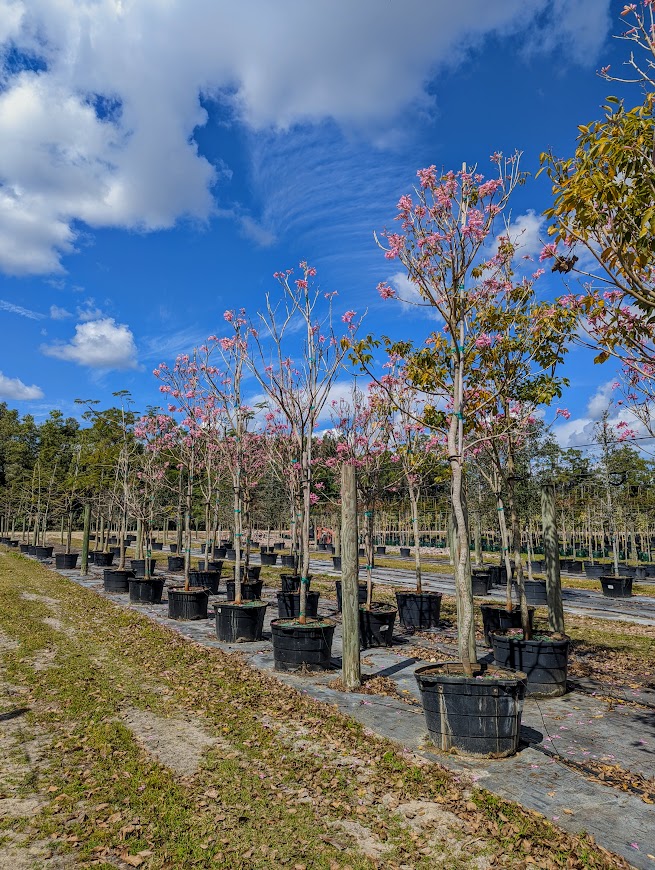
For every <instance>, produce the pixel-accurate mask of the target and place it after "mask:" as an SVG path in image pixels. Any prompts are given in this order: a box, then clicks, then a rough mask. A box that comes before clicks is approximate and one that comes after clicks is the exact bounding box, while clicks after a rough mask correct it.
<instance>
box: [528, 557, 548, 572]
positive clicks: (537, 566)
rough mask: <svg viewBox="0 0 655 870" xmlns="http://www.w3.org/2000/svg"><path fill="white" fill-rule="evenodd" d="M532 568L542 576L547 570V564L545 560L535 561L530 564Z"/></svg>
mask: <svg viewBox="0 0 655 870" xmlns="http://www.w3.org/2000/svg"><path fill="white" fill-rule="evenodd" d="M530 567H531V568H532V570H533V571H536V572H537V574H541V573H542V572H543V571H545V570H546V563H545V562H544V560H543V559H533V560H532V561H531V562H530Z"/></svg>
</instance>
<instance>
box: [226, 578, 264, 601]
mask: <svg viewBox="0 0 655 870" xmlns="http://www.w3.org/2000/svg"><path fill="white" fill-rule="evenodd" d="M225 585H226V587H227V600H228V601H234V594H235V593H234V590H235V585H236V584H235V582H234V580H228V581H227V582H226V584H225ZM263 585H264V583H263V580H247V581H243V580H242V581H241V598H242V600H243V601H259V599H260V598H261V597H262V586H263Z"/></svg>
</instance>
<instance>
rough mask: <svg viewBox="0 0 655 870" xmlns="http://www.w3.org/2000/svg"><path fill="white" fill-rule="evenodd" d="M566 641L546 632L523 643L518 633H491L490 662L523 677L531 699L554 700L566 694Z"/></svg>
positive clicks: (567, 646)
mask: <svg viewBox="0 0 655 870" xmlns="http://www.w3.org/2000/svg"><path fill="white" fill-rule="evenodd" d="M569 642H570V640H569V638H568V637H564V638H562V639H561V640H560V639H555V638H553V637H551V636H550V635H549V634H548V633H546V632H543V633H542V634H540V635H538V636H537V637H535V638H533V639H532V640H523V636H522V634H520V633H518V634H514V632H509V633H504V632H500V631H494V632H492V633H491V645H492V647H493V651H494V660H495V661H496V663H497V664H498V665H500V666H501V667H504V668H513V669H515V670H519V671H522V672H523V673H525V674H526V675H527V678H528V688H527V695H528V696H529V697H531V698H557V697H559V696H560V695H564V694H565V693H566V674H567V669H568V657H569Z"/></svg>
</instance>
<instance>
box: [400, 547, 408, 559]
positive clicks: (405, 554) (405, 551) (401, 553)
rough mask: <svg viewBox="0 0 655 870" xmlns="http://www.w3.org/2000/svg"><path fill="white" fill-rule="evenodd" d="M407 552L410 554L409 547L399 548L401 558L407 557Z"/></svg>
mask: <svg viewBox="0 0 655 870" xmlns="http://www.w3.org/2000/svg"><path fill="white" fill-rule="evenodd" d="M409 554H410V549H409V547H401V548H400V555H401V556H402V558H403V559H408V558H409Z"/></svg>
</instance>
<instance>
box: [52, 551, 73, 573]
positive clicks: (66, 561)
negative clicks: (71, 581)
mask: <svg viewBox="0 0 655 870" xmlns="http://www.w3.org/2000/svg"><path fill="white" fill-rule="evenodd" d="M77 557H78V553H57V554H56V555H55V568H59V569H60V570H62V571H73V570H74V569H75V568H76V567H77Z"/></svg>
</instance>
